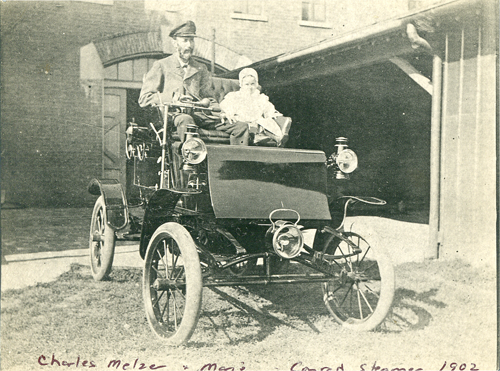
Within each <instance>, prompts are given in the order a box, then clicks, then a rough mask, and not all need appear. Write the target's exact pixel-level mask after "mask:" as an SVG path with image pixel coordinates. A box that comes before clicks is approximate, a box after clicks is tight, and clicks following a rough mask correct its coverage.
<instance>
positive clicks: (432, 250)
mask: <svg viewBox="0 0 500 371" xmlns="http://www.w3.org/2000/svg"><path fill="white" fill-rule="evenodd" d="M442 71H443V61H442V59H441V57H440V56H438V55H437V54H434V57H433V64H432V87H433V89H432V91H433V93H432V111H431V153H430V157H431V163H430V166H431V169H430V204H429V244H428V246H427V248H426V249H425V252H424V258H425V259H436V258H438V257H439V244H440V242H441V241H440V238H439V235H440V210H439V204H440V196H441V195H440V189H441V186H440V183H441V90H442V81H443V73H442Z"/></svg>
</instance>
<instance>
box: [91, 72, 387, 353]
mask: <svg viewBox="0 0 500 371" xmlns="http://www.w3.org/2000/svg"><path fill="white" fill-rule="evenodd" d="M214 81H215V82H218V83H219V84H220V85H221V86H229V85H231V83H232V81H231V80H228V81H225V80H224V79H219V80H217V79H216V78H214ZM226 90H228V89H226ZM219 99H220V96H219ZM156 109H157V112H158V119H157V120H156V121H155V122H152V123H150V125H149V127H145V126H139V125H137V124H133V123H132V124H130V126H129V127H128V129H127V143H126V145H127V153H126V155H127V158H128V159H129V164H130V166H131V167H132V168H133V175H132V178H133V179H132V180H131V182H130V184H126V185H122V184H119V182H118V181H117V180H114V179H94V180H93V181H92V182H91V183H90V185H89V192H90V193H92V194H95V195H98V196H99V198H98V199H97V201H96V203H95V207H94V210H93V214H92V221H91V228H90V241H89V245H90V257H91V270H92V274H93V276H94V278H95V279H96V280H102V279H104V278H105V277H106V276H107V275H108V274H109V273H110V271H111V267H112V262H113V254H114V247H115V241H116V238H117V236H119V235H121V236H123V235H128V236H136V238H137V239H138V240H139V253H140V256H141V258H142V259H143V260H144V269H143V279H142V291H143V298H144V305H145V310H146V316H147V319H148V322H149V324H150V326H151V328H152V330H153V331H154V332H155V333H156V334H157V335H158V336H160V337H161V338H164V339H165V340H166V342H168V343H169V344H172V345H178V344H182V343H185V342H187V341H188V340H189V338H190V337H191V335H192V333H193V331H194V330H195V327H196V324H197V321H198V317H199V315H200V308H201V301H202V292H203V287H209V286H238V285H246V286H248V285H271V284H293V283H310V284H311V289H314V287H316V286H312V285H313V284H317V285H318V289H319V286H321V289H322V291H323V299H324V303H325V304H326V307H327V308H328V311H329V312H330V313H331V315H332V316H333V318H334V319H335V320H336V321H337V322H338V323H340V324H341V325H343V326H345V327H347V328H350V329H353V330H359V331H367V330H372V329H374V328H375V327H377V326H378V325H380V324H381V323H382V322H383V321H384V319H385V317H386V315H387V314H388V312H389V310H390V308H391V305H392V300H393V295H394V271H393V267H392V264H391V262H390V260H389V258H388V255H387V254H386V253H385V252H384V251H383V249H382V248H381V247H380V246H372V245H371V244H370V243H369V241H367V240H366V239H365V238H364V237H363V236H361V235H360V234H358V233H357V232H356V231H354V230H351V229H349V230H345V228H344V226H343V225H344V218H345V216H346V212H347V209H348V206H349V205H350V204H353V203H356V202H364V203H369V204H374V205H382V204H384V203H385V202H384V201H383V200H380V199H377V198H373V197H357V196H341V197H339V198H338V199H336V200H334V202H329V199H330V198H332V197H331V195H328V194H327V189H329V188H328V187H327V185H328V184H327V182H334V184H333V185H335V183H337V182H338V183H339V184H340V183H341V182H346V181H348V178H349V174H350V173H351V172H352V171H354V170H355V169H356V167H357V156H356V154H355V153H354V152H353V151H352V150H351V149H349V148H348V146H347V139H346V138H342V137H340V138H338V139H337V143H336V151H335V152H334V153H332V154H329V155H328V156H327V155H326V154H325V153H324V152H323V151H318V150H306V149H291V148H283V147H278V146H277V144H276V142H274V143H269V142H268V143H267V146H256V145H250V146H234V145H229V139H228V135H227V134H226V133H224V132H220V131H214V130H203V129H197V128H190V130H188V133H186V138H185V141H184V142H182V143H181V141H180V140H179V139H178V137H177V134H176V133H175V128H174V127H173V125H172V123H171V120H170V119H169V117H170V116H171V115H170V114H169V113H171V112H187V113H190V114H192V113H193V112H205V113H207V114H208V116H210V117H215V118H216V116H213V114H214V112H213V111H210V112H207V111H208V110H209V108H207V107H206V106H205V105H204V104H203V102H177V103H171V104H166V105H163V106H160V107H157V108H156ZM283 122H285V125H287V126H288V127H289V124H290V120H289V119H288V120H287V119H285V120H282V124H283ZM125 189H126V193H125ZM330 189H331V187H330ZM125 194H127V196H125ZM334 198H335V197H334ZM123 231H126V233H123ZM311 231H312V235H313V236H314V237H313V239H312V240H311V239H310V238H309V239H308V238H306V234H308V235H310V234H311Z"/></svg>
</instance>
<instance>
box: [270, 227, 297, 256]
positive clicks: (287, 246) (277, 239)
mask: <svg viewBox="0 0 500 371" xmlns="http://www.w3.org/2000/svg"><path fill="white" fill-rule="evenodd" d="M283 223H284V224H283V225H281V226H280V227H279V228H278V229H276V231H275V232H274V234H273V248H274V251H275V252H276V254H278V255H279V256H280V257H282V258H285V259H293V258H295V257H296V256H298V255H299V254H300V250H301V249H302V247H303V246H304V236H303V234H302V232H301V231H300V229H299V228H298V227H297V226H296V225H295V224H291V223H287V222H283Z"/></svg>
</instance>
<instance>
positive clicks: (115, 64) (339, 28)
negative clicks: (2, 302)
mask: <svg viewBox="0 0 500 371" xmlns="http://www.w3.org/2000/svg"><path fill="white" fill-rule="evenodd" d="M430 2H432V1H431V0H425V1H415V0H410V1H408V2H407V1H406V0H405V1H402V0H383V1H378V2H373V1H360V0H358V1H354V2H353V1H347V0H346V1H335V2H333V1H325V0H309V1H299V0H293V1H292V0H291V1H286V7H285V6H284V4H285V2H284V1H255V0H251V1H223V0H212V1H194V0H183V1H161V2H158V1H113V0H94V1H72V2H67V1H61V2H52V1H51V2H45V1H35V2H25V1H8V2H2V3H1V21H2V24H1V42H2V49H1V53H2V54H1V62H2V65H1V67H2V68H1V83H2V95H1V120H2V125H1V135H2V157H1V161H2V163H1V180H2V184H1V187H2V202H6V203H9V204H19V205H24V206H40V207H44V206H79V205H91V204H92V203H93V201H94V198H93V197H92V196H90V195H88V194H87V191H86V186H87V184H88V182H89V180H90V179H92V178H94V177H116V178H119V179H122V180H124V176H125V174H124V162H125V160H124V156H123V148H122V147H123V143H124V138H123V136H124V129H125V125H126V122H127V121H128V120H131V119H133V118H134V119H138V120H140V117H137V116H140V113H139V111H138V107H137V103H136V102H137V96H138V92H139V89H140V86H141V79H142V75H143V73H145V72H146V71H147V69H148V68H149V67H150V65H151V63H152V62H153V60H154V59H158V58H161V57H164V56H166V55H168V54H170V53H172V49H171V43H170V40H169V38H168V37H167V34H168V31H169V30H170V29H171V28H172V26H173V25H175V24H178V23H179V22H180V21H181V20H185V19H192V20H194V21H195V22H196V24H197V26H198V35H199V36H200V37H199V38H198V39H197V49H196V50H195V55H196V57H197V59H198V60H200V61H202V62H205V63H206V64H207V65H209V66H210V64H211V63H210V62H211V59H212V56H213V52H212V44H211V40H212V38H213V36H214V35H215V42H216V48H215V72H216V73H219V72H223V71H227V70H231V69H234V68H237V67H239V66H242V65H245V64H249V63H251V62H255V61H259V60H263V59H266V58H270V57H273V56H275V55H278V54H281V53H284V52H287V51H290V50H296V49H299V48H302V47H304V46H306V45H310V44H313V43H316V42H319V41H320V40H323V39H325V38H327V37H330V36H332V35H336V34H340V33H343V32H346V31H350V30H351V31H352V30H354V29H357V28H359V27H361V26H363V25H366V24H371V23H374V22H378V21H380V20H383V19H386V18H389V17H392V16H395V15H397V14H401V13H404V12H407V11H408V10H410V9H411V8H415V7H420V6H424V5H426V4H428V3H430ZM381 4H383V6H380V5H381Z"/></svg>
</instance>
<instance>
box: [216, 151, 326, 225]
mask: <svg viewBox="0 0 500 371" xmlns="http://www.w3.org/2000/svg"><path fill="white" fill-rule="evenodd" d="M207 151H208V177H209V186H210V195H211V199H212V206H213V209H214V212H215V216H216V218H229V219H265V218H269V214H270V213H271V212H272V211H273V210H276V209H280V208H282V209H292V210H295V211H297V212H298V213H299V214H300V218H301V219H312V220H330V219H331V217H330V212H329V209H328V201H327V196H326V180H327V179H326V166H325V160H326V158H325V154H324V152H322V151H313V150H297V149H284V148H272V147H251V146H249V147H246V146H231V145H229V146H228V145H224V146H220V145H207ZM282 217H283V218H296V214H295V213H289V216H288V215H286V216H282Z"/></svg>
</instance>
